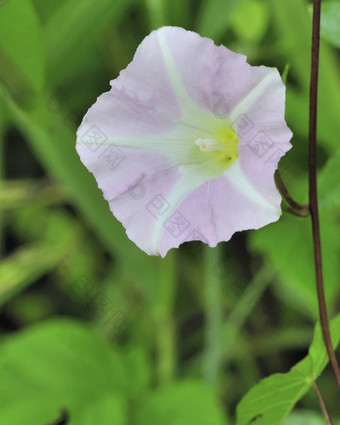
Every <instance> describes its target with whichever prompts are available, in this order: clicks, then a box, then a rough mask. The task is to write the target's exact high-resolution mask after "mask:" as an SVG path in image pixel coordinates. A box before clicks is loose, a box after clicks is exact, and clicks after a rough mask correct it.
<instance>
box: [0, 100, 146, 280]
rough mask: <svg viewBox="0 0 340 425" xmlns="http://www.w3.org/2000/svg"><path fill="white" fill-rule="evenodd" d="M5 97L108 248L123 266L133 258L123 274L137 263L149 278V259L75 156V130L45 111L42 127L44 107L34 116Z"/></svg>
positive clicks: (45, 162) (55, 115) (29, 136)
mask: <svg viewBox="0 0 340 425" xmlns="http://www.w3.org/2000/svg"><path fill="white" fill-rule="evenodd" d="M4 93H5V92H4ZM5 97H6V98H7V103H8V106H9V109H10V111H11V113H12V116H13V119H14V121H15V122H16V123H17V125H18V126H19V128H21V129H22V131H23V132H24V134H26V135H27V136H28V140H29V142H30V143H31V145H32V148H33V150H34V151H35V152H36V154H37V156H38V157H39V158H41V161H42V163H43V164H44V165H45V167H46V168H47V169H48V170H49V171H50V172H51V174H52V175H54V176H55V177H56V178H57V179H58V180H59V181H60V182H61V183H62V184H64V185H65V187H67V188H68V190H69V193H70V195H71V197H72V198H73V201H74V203H75V204H76V205H77V206H78V207H79V208H80V210H81V211H82V212H83V213H84V215H85V217H86V218H87V219H88V220H89V221H90V222H91V223H92V225H93V228H94V229H96V231H97V232H98V235H99V236H100V238H101V239H102V240H103V241H104V243H105V244H106V246H107V247H108V248H109V250H110V251H111V252H112V253H113V254H114V255H116V256H118V257H119V258H121V259H122V260H123V264H124V263H125V264H124V265H126V266H127V265H128V264H129V262H130V261H133V262H134V264H135V265H136V269H131V268H129V267H126V272H127V274H129V273H131V274H135V275H137V276H138V275H140V273H139V272H138V264H140V270H144V271H145V273H144V275H143V277H144V276H145V279H149V277H150V274H151V275H152V274H153V272H154V270H152V268H150V267H148V264H147V261H146V260H148V261H149V262H150V263H151V262H152V260H153V259H151V258H149V257H147V256H146V254H144V253H143V252H142V251H140V250H139V249H138V248H137V247H136V246H134V245H133V244H132V242H130V241H129V239H128V238H127V237H126V235H125V233H124V230H123V227H122V226H121V225H120V223H119V222H118V221H117V220H116V219H115V218H114V217H113V215H112V213H111V212H110V210H109V207H108V204H107V202H106V201H105V200H104V198H103V196H102V194H101V192H100V190H99V189H98V187H97V185H96V183H95V181H94V179H93V178H92V176H91V175H90V174H89V173H88V172H87V170H86V169H85V167H84V166H83V165H82V164H81V162H80V160H79V157H78V155H77V153H76V150H75V133H74V135H73V134H72V132H71V131H70V129H69V127H68V126H67V125H66V124H65V121H63V120H62V119H61V118H60V117H58V116H57V114H51V115H49V117H50V120H51V121H50V123H48V122H47V124H45V126H46V127H47V128H46V127H44V126H43V124H42V123H44V122H46V118H45V113H46V111H44V113H43V114H40V115H39V116H38V118H37V117H35V116H33V115H32V114H28V113H26V112H24V111H23V110H22V109H20V108H19V106H18V105H16V104H15V102H14V101H13V100H12V99H10V98H9V97H8V95H5ZM51 125H52V130H51ZM73 138H74V141H72V140H73ZM127 251H128V252H129V253H130V256H129V258H126V256H125V252H127Z"/></svg>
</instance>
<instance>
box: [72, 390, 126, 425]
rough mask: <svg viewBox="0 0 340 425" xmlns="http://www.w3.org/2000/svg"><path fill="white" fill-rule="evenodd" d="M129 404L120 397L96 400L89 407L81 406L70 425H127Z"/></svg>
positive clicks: (112, 396)
mask: <svg viewBox="0 0 340 425" xmlns="http://www.w3.org/2000/svg"><path fill="white" fill-rule="evenodd" d="M127 423H128V419H127V403H126V402H125V400H124V399H122V398H120V397H118V396H114V395H111V396H106V397H103V398H101V399H100V400H94V402H93V403H92V402H91V403H89V405H88V406H81V407H80V409H79V410H77V411H76V412H75V414H74V415H72V416H71V421H70V425H93V424H100V425H126V424H127Z"/></svg>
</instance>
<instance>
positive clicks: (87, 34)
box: [44, 0, 135, 86]
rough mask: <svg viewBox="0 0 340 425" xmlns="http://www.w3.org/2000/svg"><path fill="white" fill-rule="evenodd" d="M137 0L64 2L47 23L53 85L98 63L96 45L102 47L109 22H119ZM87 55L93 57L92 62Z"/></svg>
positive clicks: (48, 60)
mask: <svg viewBox="0 0 340 425" xmlns="http://www.w3.org/2000/svg"><path fill="white" fill-rule="evenodd" d="M134 1H135V0H115V1H112V0H101V1H98V0H82V1H79V0H67V1H65V2H63V4H62V5H61V6H60V7H59V8H58V9H57V10H56V12H55V13H54V14H53V15H52V16H51V18H50V19H49V20H48V21H47V22H46V24H45V27H44V29H45V36H46V54H47V65H48V70H49V77H50V78H51V84H52V85H54V86H55V85H58V84H60V83H64V82H65V81H69V80H70V78H73V77H78V75H79V74H80V73H88V72H89V65H90V66H91V67H93V66H95V67H98V59H96V57H95V56H94V55H95V50H96V49H97V50H100V49H101V48H100V44H99V36H100V35H101V34H102V32H103V30H105V29H106V28H107V27H108V26H109V25H111V26H114V25H116V24H117V23H118V22H119V20H120V19H121V18H122V16H123V15H124V13H126V11H127V10H128V8H129V7H130V6H131V4H132V3H133V2H134ZM61 46H62V48H61ZM88 58H90V59H91V61H90V62H89V63H88ZM91 62H92V63H91ZM95 62H97V63H95Z"/></svg>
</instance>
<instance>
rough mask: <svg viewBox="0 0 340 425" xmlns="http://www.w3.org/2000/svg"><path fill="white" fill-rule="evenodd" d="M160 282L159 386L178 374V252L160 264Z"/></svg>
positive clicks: (158, 304) (156, 314) (156, 311)
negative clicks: (176, 306) (175, 312)
mask: <svg viewBox="0 0 340 425" xmlns="http://www.w3.org/2000/svg"><path fill="white" fill-rule="evenodd" d="M159 267H160V268H159V282H158V284H159V285H158V296H157V298H158V299H157V308H156V310H155V325H156V334H157V341H156V342H157V355H158V379H159V384H160V385H164V384H168V383H169V382H171V380H172V379H173V378H174V375H175V372H176V330H175V322H174V313H173V304H174V298H175V293H176V284H177V276H176V252H170V253H169V254H168V255H167V257H166V258H165V259H163V260H162V262H161V263H159Z"/></svg>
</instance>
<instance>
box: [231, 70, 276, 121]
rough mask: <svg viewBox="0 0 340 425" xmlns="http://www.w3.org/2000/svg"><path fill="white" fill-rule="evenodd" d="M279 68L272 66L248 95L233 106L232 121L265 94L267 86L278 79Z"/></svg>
mask: <svg viewBox="0 0 340 425" xmlns="http://www.w3.org/2000/svg"><path fill="white" fill-rule="evenodd" d="M278 77H279V78H280V76H279V74H278V70H277V69H276V68H272V69H271V71H270V72H269V73H268V74H267V75H266V76H265V77H264V78H263V79H262V80H261V81H260V83H259V84H257V85H256V86H255V87H254V88H253V90H251V91H250V92H249V93H247V95H246V96H245V97H244V98H243V99H242V100H241V101H240V102H239V103H238V104H237V105H236V106H235V107H234V108H233V110H232V111H231V113H230V121H231V122H234V121H236V120H237V118H238V117H239V116H240V115H242V114H244V113H246V111H247V110H248V109H249V108H251V107H252V106H253V104H254V103H255V102H256V101H257V99H258V98H259V97H260V96H261V95H262V94H263V92H264V91H265V90H266V88H267V87H268V86H269V85H270V84H271V83H272V82H273V80H275V79H276V80H277V79H278Z"/></svg>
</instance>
